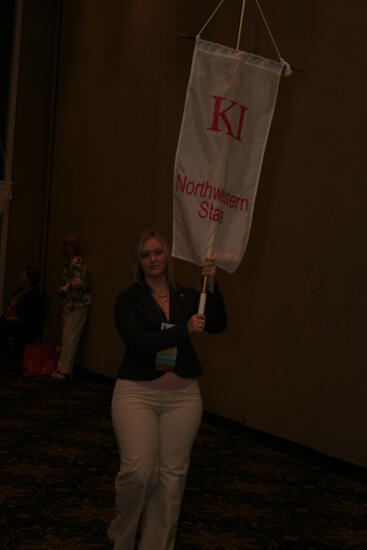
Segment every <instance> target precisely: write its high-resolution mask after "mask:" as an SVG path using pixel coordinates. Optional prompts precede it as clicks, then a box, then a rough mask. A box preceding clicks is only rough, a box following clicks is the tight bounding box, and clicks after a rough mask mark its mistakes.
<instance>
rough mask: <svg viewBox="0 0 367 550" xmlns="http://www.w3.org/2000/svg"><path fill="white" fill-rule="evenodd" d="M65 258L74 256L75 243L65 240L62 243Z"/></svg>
mask: <svg viewBox="0 0 367 550" xmlns="http://www.w3.org/2000/svg"><path fill="white" fill-rule="evenodd" d="M62 250H63V252H64V256H65V258H72V257H73V256H75V245H74V243H72V242H69V241H65V242H64V244H63V245H62Z"/></svg>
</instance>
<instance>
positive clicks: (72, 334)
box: [58, 306, 89, 376]
mask: <svg viewBox="0 0 367 550" xmlns="http://www.w3.org/2000/svg"><path fill="white" fill-rule="evenodd" d="M88 309H89V308H88V306H84V307H81V308H78V309H75V310H74V311H70V312H68V313H66V312H64V316H63V325H62V343H61V352H60V358H59V366H58V370H59V371H60V372H62V373H63V374H67V375H69V376H71V375H72V373H73V367H74V361H75V355H76V352H77V349H78V344H79V340H80V337H81V335H82V332H83V328H84V325H85V322H86V320H87V316H88Z"/></svg>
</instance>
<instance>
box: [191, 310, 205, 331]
mask: <svg viewBox="0 0 367 550" xmlns="http://www.w3.org/2000/svg"><path fill="white" fill-rule="evenodd" d="M204 329H205V315H204V314H203V313H195V315H193V316H192V317H190V319H189V320H188V321H187V331H188V333H189V334H200V333H201V332H204Z"/></svg>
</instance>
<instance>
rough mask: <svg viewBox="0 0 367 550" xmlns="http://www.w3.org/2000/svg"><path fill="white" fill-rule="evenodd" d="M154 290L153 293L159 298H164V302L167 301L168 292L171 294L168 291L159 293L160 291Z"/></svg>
mask: <svg viewBox="0 0 367 550" xmlns="http://www.w3.org/2000/svg"><path fill="white" fill-rule="evenodd" d="M152 292H153V294H155V296H157V297H158V298H160V299H161V300H163V302H167V300H168V294H169V293H168V292H166V293H165V294H158V292H155V291H154V290H153V291H152Z"/></svg>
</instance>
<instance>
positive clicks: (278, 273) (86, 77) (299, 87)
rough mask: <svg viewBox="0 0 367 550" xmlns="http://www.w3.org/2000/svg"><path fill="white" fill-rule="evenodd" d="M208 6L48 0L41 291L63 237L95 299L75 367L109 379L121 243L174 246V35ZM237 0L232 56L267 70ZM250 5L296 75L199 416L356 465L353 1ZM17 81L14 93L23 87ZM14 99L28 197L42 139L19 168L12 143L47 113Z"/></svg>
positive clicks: (362, 260)
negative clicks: (50, 45) (53, 23)
mask: <svg viewBox="0 0 367 550" xmlns="http://www.w3.org/2000/svg"><path fill="white" fill-rule="evenodd" d="M215 5H216V2H214V1H212V0H202V1H201V2H194V0H179V1H176V2H170V1H168V0H167V1H164V2H160V3H159V7H158V6H157V2H154V1H153V0H150V1H147V0H145V1H143V0H126V1H125V2H121V1H120V0H110V1H109V2H99V1H97V0H79V1H78V2H74V1H72V0H64V2H63V26H62V40H61V49H60V72H59V85H58V101H57V117H56V134H55V148H54V159H53V172H52V193H51V210H50V225H49V231H48V256H47V280H46V283H47V285H46V286H47V290H48V292H49V293H50V295H52V296H53V297H54V296H55V289H56V288H57V286H58V285H59V282H60V276H61V270H62V256H61V243H62V239H63V237H64V235H65V233H69V232H71V231H72V232H76V233H77V234H78V235H79V236H80V238H81V241H82V244H83V247H84V254H85V256H86V257H87V259H88V261H89V265H90V269H91V276H92V286H93V299H94V302H93V305H92V308H91V313H90V318H89V321H88V326H87V329H86V333H85V335H84V342H83V361H84V363H83V364H84V366H85V367H86V368H88V369H90V370H92V371H95V372H100V373H104V374H107V375H108V376H115V375H116V373H117V370H118V367H119V362H120V359H121V356H122V353H123V345H122V344H121V342H120V341H119V338H118V336H117V334H116V331H115V329H114V325H113V304H114V299H115V296H116V294H117V292H118V291H119V290H121V289H122V288H124V287H125V286H127V285H128V284H129V283H130V277H129V273H128V259H129V252H130V245H131V241H132V239H133V238H134V236H135V235H136V233H137V232H138V231H140V230H141V229H142V228H144V227H146V226H152V227H156V228H157V229H158V230H160V231H162V232H163V233H165V234H166V235H168V236H170V234H171V227H172V175H173V163H174V155H175V150H176V145H177V138H178V132H179V128H180V123H181V116H182V110H183V104H184V98H185V91H186V84H187V79H188V76H189V71H190V64H191V56H192V51H193V42H192V41H190V40H185V39H182V38H179V37H178V35H177V34H178V33H179V32H184V33H188V34H195V33H196V32H197V31H198V30H199V29H200V27H201V26H202V24H203V22H204V21H205V19H206V18H207V17H208V16H209V14H210V12H211V11H212V10H213V9H214V7H215ZM246 5H247V7H246V20H245V27H244V36H243V40H242V44H241V46H242V48H244V49H246V50H247V51H251V52H254V53H258V54H260V55H264V56H270V57H272V58H276V57H275V54H274V49H273V46H272V44H271V41H270V39H269V37H268V35H267V33H266V30H265V27H264V25H263V22H262V21H261V18H260V16H259V13H258V11H257V8H256V4H255V2H251V1H248V2H246ZM261 5H262V7H263V10H264V13H265V14H266V15H267V18H268V21H269V24H270V26H271V29H272V31H273V34H274V36H275V38H276V39H277V42H278V46H279V48H280V50H281V53H282V55H283V57H284V58H285V59H288V60H289V61H290V62H291V63H292V64H294V65H297V66H300V67H301V68H303V69H304V72H302V73H296V74H294V75H293V76H292V77H291V78H289V79H283V80H282V82H281V86H280V90H279V97H278V103H277V107H276V113H275V116H274V120H273V124H272V128H271V132H270V136H269V142H268V147H267V150H266V154H265V159H264V165H263V170H262V175H261V181H260V186H259V191H258V196H257V200H256V208H255V215H254V220H253V225H252V230H251V236H250V241H249V246H248V250H247V252H246V256H245V258H244V260H243V262H242V264H241V266H240V268H239V269H238V270H237V271H236V273H235V274H234V275H228V274H225V273H219V281H220V283H221V286H222V289H223V292H224V295H225V298H226V303H227V308H228V315H229V327H228V330H227V332H226V333H225V334H223V335H220V336H216V337H209V336H206V335H204V336H202V337H201V338H197V339H196V342H195V343H196V345H197V347H198V350H199V354H200V356H201V358H202V361H203V365H204V368H205V372H206V376H205V377H204V378H203V380H202V383H201V387H202V391H203V396H204V404H205V407H206V409H207V410H209V411H212V412H215V413H217V414H220V415H223V416H225V417H228V418H232V419H235V420H238V421H243V422H244V423H245V424H247V425H249V426H251V427H254V428H258V429H260V430H264V431H266V432H269V433H272V434H275V435H278V436H280V437H284V438H286V439H290V440H292V441H296V442H298V443H301V444H304V445H307V446H309V447H313V448H315V449H317V450H319V451H322V452H325V453H327V454H330V455H333V456H337V457H339V458H343V459H345V460H349V461H351V462H354V463H357V464H361V465H367V448H366V445H365V443H364V438H363V437H361V433H362V431H363V429H364V426H365V424H366V421H367V418H366V416H367V413H366V407H365V395H366V369H365V351H364V347H365V346H364V332H365V321H364V319H365V313H364V312H365V309H366V302H367V291H366V285H365V280H366V276H367V265H366V258H367V255H366V231H365V212H366V202H367V191H366V186H365V175H366V157H365V155H364V151H363V145H364V129H363V122H364V120H365V118H366V112H365V111H366V104H365V100H364V98H365V96H366V92H367V85H366V78H365V76H364V74H365V71H364V70H363V67H364V55H365V53H364V52H365V44H364V41H365V39H364V36H365V33H364V22H365V21H366V17H367V4H365V3H364V2H361V1H358V0H348V1H347V0H324V1H323V2H320V1H316V0H298V1H297V2H293V1H292V0H278V1H277V2H272V1H271V0H262V2H261ZM240 6H241V2H240V0H229V1H228V2H225V3H224V5H223V6H222V8H221V10H220V12H219V13H218V16H217V17H216V19H215V20H214V22H213V23H212V24H211V25H210V27H209V28H208V30H207V32H206V33H205V34H204V38H208V39H210V40H216V41H218V42H222V43H224V44H227V45H234V44H235V41H236V30H237V25H238V18H239V13H240ZM39 24H40V22H39V21H35V22H34V25H35V26H36V27H35V28H37V26H38V25H39ZM38 34H39V33H38ZM32 36H33V39H34V36H35V35H34V34H32ZM32 36H29V40H30V43H31V44H32V45H33V48H35V44H33V42H32ZM25 55H26V54H25ZM44 55H45V54H44ZM45 62H46V61H45ZM46 64H47V63H46ZM31 76H32V75H30V74H28V78H27V79H25V81H24V86H31V84H30V81H31ZM46 88H47V86H45V87H44V91H43V93H45V90H46ZM23 90H24V88H23ZM23 93H24V92H23ZM30 93H31V92H30ZM46 95H47V94H46ZM20 99H21V103H22V104H23V109H24V111H22V112H24V117H25V118H24V130H23V134H24V141H23V145H24V146H23V149H20V148H18V159H19V158H20V155H21V156H22V160H23V159H24V161H25V162H24V163H23V164H22V166H21V163H20V160H18V169H19V170H21V173H22V178H21V179H22V181H23V180H25V179H26V178H25V172H26V169H25V166H27V164H28V163H33V171H32V174H38V177H34V176H32V178H33V179H32V183H31V184H30V185H31V187H30V188H29V189H31V188H32V186H34V189H35V192H37V189H38V188H37V185H38V182H39V181H40V179H42V177H43V176H42V173H43V172H42V170H44V161H45V157H42V159H41V158H40V155H41V153H40V151H44V150H45V149H44V147H45V143H46V141H47V139H46V136H43V134H42V132H41V135H39V136H38V137H37V140H36V144H37V147H35V148H34V155H33V157H32V155H30V154H29V150H28V149H27V147H26V146H25V143H26V142H27V143H28V142H29V141H28V140H27V139H25V138H26V137H27V135H29V133H30V128H31V127H32V124H34V119H37V120H41V121H42V120H43V118H42V117H43V116H45V115H41V117H40V116H39V113H38V112H37V110H38V111H39V109H40V107H41V103H42V101H40V99H39V98H38V97H36V96H34V97H32V99H31V100H30V97H29V95H27V97H25V96H24V95H23V97H22V98H20ZM28 101H31V104H32V106H31V107H28V109H30V111H28V110H27V109H26V105H29V103H28ZM33 117H34V118H33ZM42 124H43V123H42ZM42 127H43V126H42ZM42 155H43V153H42ZM35 167H36V170H35ZM32 196H34V195H32ZM35 208H36V210H37V208H39V207H38V206H35ZM21 212H22V210H21ZM19 215H21V214H19ZM23 215H24V211H23ZM18 224H20V221H19V218H18ZM18 227H20V225H18ZM15 231H16V225H15V222H14V225H13V235H14V232H15ZM13 238H14V237H13ZM175 267H176V275H177V279H178V280H179V281H180V282H182V283H188V284H194V285H195V284H199V277H200V273H199V269H198V268H196V267H195V266H192V265H190V264H188V263H185V262H178V261H176V262H175ZM59 329H60V314H59V311H58V310H57V308H56V307H55V308H54V309H53V311H52V312H51V315H50V319H49V325H48V336H49V337H50V338H52V339H54V340H55V341H57V339H58V338H59Z"/></svg>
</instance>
